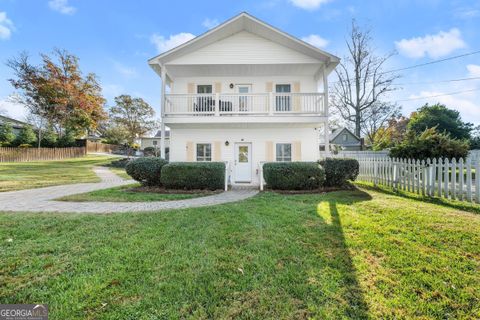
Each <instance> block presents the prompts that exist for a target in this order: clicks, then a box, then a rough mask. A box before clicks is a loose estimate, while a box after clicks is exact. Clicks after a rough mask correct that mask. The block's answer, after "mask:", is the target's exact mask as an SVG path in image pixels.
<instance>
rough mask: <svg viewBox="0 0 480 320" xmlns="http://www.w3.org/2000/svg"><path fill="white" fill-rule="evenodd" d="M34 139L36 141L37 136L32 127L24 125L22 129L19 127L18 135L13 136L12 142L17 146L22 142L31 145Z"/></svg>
mask: <svg viewBox="0 0 480 320" xmlns="http://www.w3.org/2000/svg"><path fill="white" fill-rule="evenodd" d="M36 141H37V136H36V135H35V132H34V131H33V129H32V127H31V126H24V127H23V128H22V129H20V132H19V134H18V136H17V137H16V138H15V141H14V144H15V145H17V146H20V145H23V144H29V145H32V144H34V143H35V142H36Z"/></svg>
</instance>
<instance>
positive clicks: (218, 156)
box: [213, 141, 222, 161]
mask: <svg viewBox="0 0 480 320" xmlns="http://www.w3.org/2000/svg"><path fill="white" fill-rule="evenodd" d="M213 161H222V142H221V141H215V142H214V143H213Z"/></svg>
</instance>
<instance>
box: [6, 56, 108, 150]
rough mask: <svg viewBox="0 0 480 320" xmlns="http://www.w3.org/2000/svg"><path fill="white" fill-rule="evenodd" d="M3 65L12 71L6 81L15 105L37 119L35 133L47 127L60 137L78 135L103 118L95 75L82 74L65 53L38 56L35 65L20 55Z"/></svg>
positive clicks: (104, 114)
mask: <svg viewBox="0 0 480 320" xmlns="http://www.w3.org/2000/svg"><path fill="white" fill-rule="evenodd" d="M7 65H8V66H9V67H10V68H11V69H12V70H13V72H14V78H12V79H10V80H9V81H10V83H11V84H12V85H13V87H14V88H15V89H17V90H18V94H17V95H16V99H17V100H18V101H17V102H18V103H20V104H22V105H24V106H25V107H26V108H27V109H28V110H29V112H30V114H31V115H32V116H34V117H36V118H38V119H39V123H40V124H41V125H40V126H39V133H41V131H42V129H43V128H50V127H51V128H54V130H55V131H56V133H57V135H58V136H59V137H60V138H61V137H63V136H64V135H67V134H71V133H72V132H73V133H74V134H75V135H82V134H85V133H86V132H88V131H89V130H94V129H95V128H96V127H97V126H98V124H99V123H100V122H101V121H103V120H105V119H106V118H107V114H106V112H105V110H104V108H103V107H104V104H105V99H104V97H103V96H102V91H101V87H100V85H99V83H98V80H97V76H96V75H95V74H94V73H88V74H86V75H84V74H83V73H82V72H81V71H80V66H79V60H78V58H77V57H76V56H74V55H72V54H70V53H68V52H67V51H64V50H58V49H57V50H55V51H54V52H53V54H52V55H48V54H41V64H40V65H38V66H37V65H33V64H32V63H31V62H30V59H29V56H28V55H27V54H26V53H22V54H20V55H19V56H18V57H16V58H13V59H11V60H9V61H8V62H7ZM38 140H39V141H41V137H39V139H38Z"/></svg>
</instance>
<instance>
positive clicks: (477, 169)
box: [475, 159, 480, 203]
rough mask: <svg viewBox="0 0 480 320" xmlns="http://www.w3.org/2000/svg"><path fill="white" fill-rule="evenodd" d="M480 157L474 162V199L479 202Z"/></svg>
mask: <svg viewBox="0 0 480 320" xmlns="http://www.w3.org/2000/svg"><path fill="white" fill-rule="evenodd" d="M479 175H480V159H477V160H476V164H475V201H476V202H477V203H480V179H479Z"/></svg>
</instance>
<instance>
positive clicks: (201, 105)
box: [165, 93, 327, 117]
mask: <svg viewBox="0 0 480 320" xmlns="http://www.w3.org/2000/svg"><path fill="white" fill-rule="evenodd" d="M269 115H270V116H290V117H291V116H301V117H304V116H315V117H325V116H326V115H327V110H326V108H325V103H324V94H323V93H248V94H241V93H238V94H232V93H225V94H224V93H217V94H166V96H165V117H182V116H183V117H192V116H205V117H232V116H269Z"/></svg>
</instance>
